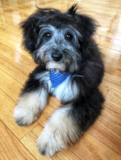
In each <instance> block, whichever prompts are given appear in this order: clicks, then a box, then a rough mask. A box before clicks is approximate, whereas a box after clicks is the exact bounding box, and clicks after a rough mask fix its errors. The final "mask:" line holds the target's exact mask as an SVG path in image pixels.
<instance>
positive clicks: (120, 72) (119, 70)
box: [113, 69, 121, 78]
mask: <svg viewBox="0 0 121 160" xmlns="http://www.w3.org/2000/svg"><path fill="white" fill-rule="evenodd" d="M113 75H114V76H117V77H119V78H121V69H117V70H116V71H115V72H114V73H113Z"/></svg>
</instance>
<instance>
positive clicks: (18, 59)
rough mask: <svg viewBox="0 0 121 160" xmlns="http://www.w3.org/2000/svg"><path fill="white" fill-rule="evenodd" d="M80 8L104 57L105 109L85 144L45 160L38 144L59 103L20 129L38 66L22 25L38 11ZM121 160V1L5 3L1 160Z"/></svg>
mask: <svg viewBox="0 0 121 160" xmlns="http://www.w3.org/2000/svg"><path fill="white" fill-rule="evenodd" d="M75 2H78V5H79V9H78V12H80V13H85V14H88V15H90V16H91V17H93V18H95V19H96V20H97V21H98V23H99V25H100V27H99V28H98V30H97V34H96V35H95V39H96V41H97V43H98V44H99V46H100V48H101V50H102V52H103V54H104V57H103V60H104V64H105V75H104V78H103V81H102V83H101V85H100V86H99V88H100V90H101V92H102V93H103V95H104V96H105V99H106V101H105V103H104V105H103V107H104V109H103V110H102V114H101V115H100V116H99V118H98V119H97V120H96V122H95V123H94V125H92V126H91V127H90V128H89V130H88V131H87V132H85V134H84V136H83V137H82V138H81V139H80V141H79V142H78V143H77V144H76V145H75V146H73V147H70V148H69V149H68V150H62V151H60V152H58V153H57V154H56V155H54V156H53V157H51V158H47V157H43V156H41V155H40V154H39V153H38V151H37V147H36V140H37V138H38V136H39V135H40V133H41V131H42V130H43V127H44V124H45V122H46V121H47V119H48V117H49V116H50V114H51V113H52V112H53V111H54V110H55V109H56V108H58V107H59V104H60V102H59V101H58V100H57V99H56V98H54V97H52V98H50V100H49V103H48V106H47V107H46V109H45V110H44V112H43V113H42V115H41V116H40V118H39V119H38V120H37V121H36V122H35V123H33V124H32V125H30V126H28V127H22V128H21V127H18V126H17V125H16V124H15V122H14V118H13V111H14V106H15V104H16V101H17V98H18V95H19V93H20V90H21V88H22V86H23V84H24V83H25V81H26V80H27V78H28V75H29V73H30V72H31V71H32V70H33V69H34V68H35V66H36V64H35V63H34V62H33V60H32V58H31V57H30V56H29V55H28V53H27V52H26V51H24V50H23V49H22V47H21V37H22V33H21V30H20V29H19V27H18V24H19V23H20V22H21V21H22V20H24V19H26V18H27V17H28V16H29V15H30V14H31V13H32V12H33V11H34V10H35V9H36V6H38V7H54V8H58V9H60V10H62V11H66V10H67V8H69V7H70V6H71V5H72V4H73V3H75ZM18 159H19V160H24V159H26V160H31V159H32V160H35V159H38V160H46V159H53V160H121V0H76V1H73V0H0V160H18Z"/></svg>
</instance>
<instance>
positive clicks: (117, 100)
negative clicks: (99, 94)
mask: <svg viewBox="0 0 121 160" xmlns="http://www.w3.org/2000/svg"><path fill="white" fill-rule="evenodd" d="M106 100H107V101H109V102H111V103H113V104H115V105H117V106H118V107H121V92H120V91H117V90H115V89H111V90H110V91H109V92H108V94H107V95H106Z"/></svg>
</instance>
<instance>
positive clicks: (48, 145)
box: [37, 89, 104, 156]
mask: <svg viewBox="0 0 121 160" xmlns="http://www.w3.org/2000/svg"><path fill="white" fill-rule="evenodd" d="M103 101H104V99H103V96H102V94H101V93H100V92H99V91H98V90H97V89H94V90H93V91H92V92H91V94H90V95H87V96H86V95H85V96H79V97H78V98H77V99H76V100H75V101H74V102H72V103H69V104H67V105H64V106H62V107H61V108H60V109H58V110H56V111H55V112H54V113H53V115H52V117H51V118H50V120H49V122H48V123H47V124H46V125H45V129H44V130H43V132H42V133H41V135H40V137H39V138H38V141H37V145H38V150H39V152H40V153H41V154H43V155H46V156H52V155H53V154H54V153H55V152H57V151H59V150H61V149H62V148H67V147H68V146H70V145H72V144H74V143H76V142H77V141H78V140H79V138H80V136H81V135H82V134H83V131H85V130H87V129H88V128H89V126H90V125H91V124H92V123H93V122H94V121H95V119H96V118H97V116H98V115H99V114H100V110H101V108H102V107H101V103H102V102H103Z"/></svg>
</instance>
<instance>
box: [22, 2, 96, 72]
mask: <svg viewBox="0 0 121 160" xmlns="http://www.w3.org/2000/svg"><path fill="white" fill-rule="evenodd" d="M76 10H77V5H73V6H72V7H71V8H70V9H69V10H68V11H67V12H66V13H62V12H60V11H59V10H56V9H38V10H37V11H36V12H35V13H34V14H33V15H31V16H30V17H29V18H28V19H27V20H26V21H24V22H22V23H21V27H22V29H23V35H24V39H23V44H24V46H25V48H26V49H27V50H28V51H29V52H30V53H31V54H32V57H33V59H34V60H35V62H36V63H39V64H40V63H43V64H44V65H45V66H46V68H47V69H49V70H55V71H60V72H70V73H72V72H74V71H77V70H78V69H79V66H80V64H81V62H82V61H83V59H84V57H85V56H86V55H84V54H85V53H84V50H85V49H86V47H87V45H88V43H89V41H90V38H91V36H92V35H93V33H94V32H95V24H94V21H93V20H92V19H91V18H89V17H87V16H85V15H80V14H76Z"/></svg>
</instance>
